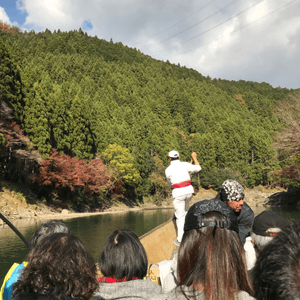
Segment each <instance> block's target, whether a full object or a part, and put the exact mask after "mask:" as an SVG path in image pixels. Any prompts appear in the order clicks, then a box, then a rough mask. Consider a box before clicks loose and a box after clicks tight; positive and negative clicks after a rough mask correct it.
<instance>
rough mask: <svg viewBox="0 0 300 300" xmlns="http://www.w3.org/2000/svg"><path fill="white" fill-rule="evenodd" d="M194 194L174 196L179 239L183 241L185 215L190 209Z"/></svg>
mask: <svg viewBox="0 0 300 300" xmlns="http://www.w3.org/2000/svg"><path fill="white" fill-rule="evenodd" d="M192 197H193V194H192V193H191V194H186V195H181V196H179V197H176V198H174V200H173V206H174V209H175V217H176V225H177V240H178V242H180V243H181V240H182V236H183V232H184V230H183V228H184V220H185V215H186V213H187V211H188V209H189V203H190V200H191V199H192Z"/></svg>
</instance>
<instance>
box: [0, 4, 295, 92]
mask: <svg viewBox="0 0 300 300" xmlns="http://www.w3.org/2000/svg"><path fill="white" fill-rule="evenodd" d="M299 15H300V0H202V1H199V0H186V1H182V0H180V1H179V0H152V1H149V0H126V1H125V0H109V1H108V0H18V1H16V0H0V20H2V21H3V22H6V23H8V24H11V25H16V26H18V27H20V28H21V29H22V30H28V31H29V30H31V29H33V30H35V32H39V31H44V30H45V29H46V28H47V29H49V30H51V31H54V30H57V29H60V30H61V31H69V30H74V29H76V30H78V29H79V28H80V27H81V28H82V29H83V30H84V31H86V32H87V33H88V34H89V35H91V36H95V35H97V36H98V37H99V38H101V39H105V40H107V41H110V39H112V40H113V41H114V42H122V43H123V45H127V46H129V47H132V48H137V49H140V51H141V52H142V53H144V54H146V55H149V56H151V57H153V58H155V59H159V60H163V61H167V60H169V61H170V62H171V63H175V64H180V65H181V66H186V67H188V68H193V69H195V70H197V71H199V72H200V73H201V74H203V75H205V76H210V77H211V78H222V79H228V80H240V79H242V80H249V81H257V82H267V83H270V84H271V85H272V86H274V87H277V86H280V87H287V88H300V80H299V78H300V68H299V65H300V18H299Z"/></svg>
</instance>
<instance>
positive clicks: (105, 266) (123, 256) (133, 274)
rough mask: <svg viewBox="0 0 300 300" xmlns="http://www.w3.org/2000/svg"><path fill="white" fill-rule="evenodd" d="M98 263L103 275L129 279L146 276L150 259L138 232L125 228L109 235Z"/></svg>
mask: <svg viewBox="0 0 300 300" xmlns="http://www.w3.org/2000/svg"><path fill="white" fill-rule="evenodd" d="M98 264H99V269H100V271H101V273H102V274H103V276H105V277H113V278H116V279H126V280H127V281H129V280H132V279H133V278H139V279H142V278H143V277H145V276H146V274H147V268H148V259H147V254H146V251H145V249H144V247H143V245H142V244H141V242H140V240H139V238H138V237H137V236H136V234H135V233H134V232H132V231H130V230H125V229H123V230H116V231H114V232H113V233H112V234H111V235H110V236H109V237H108V239H107V241H106V242H105V244H104V247H103V249H102V251H101V254H100V257H99V262H98Z"/></svg>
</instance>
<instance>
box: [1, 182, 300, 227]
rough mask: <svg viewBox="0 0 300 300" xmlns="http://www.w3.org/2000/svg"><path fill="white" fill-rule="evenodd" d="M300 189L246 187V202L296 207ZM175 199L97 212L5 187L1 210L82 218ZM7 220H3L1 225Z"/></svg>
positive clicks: (203, 193)
mask: <svg viewBox="0 0 300 300" xmlns="http://www.w3.org/2000/svg"><path fill="white" fill-rule="evenodd" d="M215 195H216V191H214V190H205V189H200V190H199V191H198V193H197V194H196V195H195V196H194V197H193V199H192V202H191V204H192V203H195V202H197V201H201V200H204V199H211V198H214V197H215ZM298 195H300V190H299V189H294V190H293V189H292V190H284V189H280V188H276V189H267V188H265V187H255V188H253V189H246V190H245V201H246V202H247V203H248V204H249V205H250V207H253V208H254V207H258V206H266V205H277V206H284V205H286V204H290V203H293V204H295V203H296V207H297V206H298V205H300V198H299V199H298V200H297V198H298V197H299V196H298ZM172 207H173V205H172V198H169V199H166V200H165V201H164V202H163V203H162V205H161V206H156V205H155V204H153V203H151V202H145V203H141V204H139V205H136V206H134V207H129V206H126V205H125V204H124V203H121V202H115V203H114V204H113V205H112V206H111V207H109V208H107V209H105V210H104V211H96V212H80V213H79V212H74V211H72V210H68V209H59V208H53V207H49V206H47V205H46V204H45V203H43V202H41V201H38V200H37V199H34V195H33V194H32V195H31V194H30V193H29V194H27V195H26V198H25V196H24V195H23V194H22V193H21V192H20V191H17V190H16V189H14V188H10V187H9V186H7V185H6V187H2V189H1V191H0V212H1V213H2V214H3V215H4V216H5V217H6V218H7V219H9V220H15V219H28V218H31V219H41V220H49V219H69V218H78V217H87V216H94V215H102V214H112V213H115V212H122V211H137V210H142V209H156V208H172ZM1 224H3V221H2V220H1V219H0V225H1Z"/></svg>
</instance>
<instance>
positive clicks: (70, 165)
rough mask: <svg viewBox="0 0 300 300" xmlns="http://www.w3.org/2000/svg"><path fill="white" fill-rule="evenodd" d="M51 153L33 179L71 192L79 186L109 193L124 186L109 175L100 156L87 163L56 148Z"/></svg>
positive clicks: (96, 192) (90, 191)
mask: <svg viewBox="0 0 300 300" xmlns="http://www.w3.org/2000/svg"><path fill="white" fill-rule="evenodd" d="M50 155H51V156H50V157H48V158H46V159H44V160H43V161H42V163H41V166H40V169H39V174H38V175H36V176H35V177H34V179H33V180H34V181H35V182H36V183H38V184H40V185H52V186H53V187H54V188H68V189H70V191H71V192H72V191H74V190H75V189H77V188H79V189H80V190H82V191H83V192H84V193H88V194H100V193H101V192H102V193H105V194H108V193H111V192H119V191H120V190H121V188H122V184H121V181H120V180H117V179H116V178H111V177H109V176H108V174H107V173H106V166H105V165H104V164H103V162H102V160H101V158H100V157H97V158H95V159H93V160H91V161H90V162H89V163H86V162H85V160H83V159H77V158H76V157H70V156H68V155H66V154H59V153H58V152H57V150H56V149H52V150H51V152H50Z"/></svg>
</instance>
